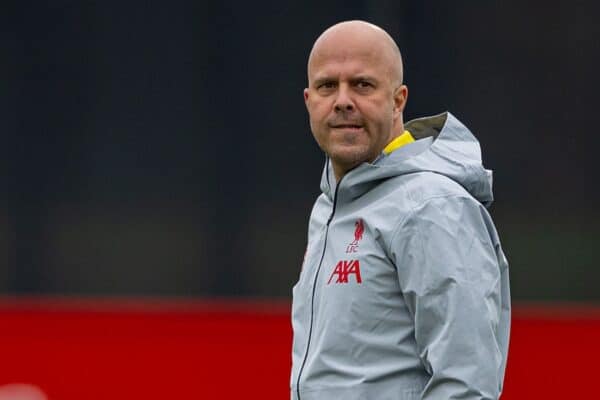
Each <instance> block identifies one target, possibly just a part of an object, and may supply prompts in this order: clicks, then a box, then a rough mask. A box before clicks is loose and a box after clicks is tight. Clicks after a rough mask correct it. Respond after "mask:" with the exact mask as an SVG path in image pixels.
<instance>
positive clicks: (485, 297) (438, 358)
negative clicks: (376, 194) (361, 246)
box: [389, 196, 510, 400]
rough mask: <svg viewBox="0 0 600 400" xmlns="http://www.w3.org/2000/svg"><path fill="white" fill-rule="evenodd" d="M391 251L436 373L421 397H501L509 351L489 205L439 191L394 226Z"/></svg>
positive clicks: (505, 295) (427, 363) (502, 272)
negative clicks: (442, 194) (441, 194)
mask: <svg viewBox="0 0 600 400" xmlns="http://www.w3.org/2000/svg"><path fill="white" fill-rule="evenodd" d="M389 250H390V253H391V257H392V259H393V261H394V263H395V265H396V267H397V270H398V278H399V282H400V287H401V289H402V292H403V296H404V298H405V301H406V303H407V306H408V309H409V311H410V312H411V314H412V317H413V318H414V329H415V332H414V335H415V339H416V344H417V351H418V354H419V357H420V359H421V362H422V363H423V366H424V368H425V369H426V371H427V372H428V373H429V375H430V376H431V378H430V379H429V381H428V382H427V385H426V386H425V389H424V391H423V393H422V399H423V400H434V399H435V400H438V399H465V400H467V399H468V400H471V399H472V400H475V399H497V398H498V397H499V396H500V392H501V390H502V381H503V378H504V370H505V366H506V356H507V350H508V332H509V325H510V299H509V297H510V295H509V289H508V270H507V263H506V259H505V258H504V254H503V253H502V250H501V248H500V244H499V241H498V238H497V234H496V231H495V228H494V226H493V223H492V221H491V219H490V217H489V214H488V213H487V211H486V210H485V208H484V207H483V206H482V205H481V204H480V203H478V202H477V201H475V200H474V199H472V198H470V197H466V196H465V197H461V196H450V197H439V198H434V199H430V200H428V201H426V202H425V203H423V204H422V205H420V206H419V207H417V208H415V209H414V210H413V211H412V212H411V213H410V214H409V215H408V216H407V217H406V218H405V219H404V220H403V221H402V222H401V223H400V225H399V226H398V227H397V228H396V230H395V233H394V235H393V236H392V241H391V243H390V249H389Z"/></svg>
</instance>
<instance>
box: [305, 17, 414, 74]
mask: <svg viewBox="0 0 600 400" xmlns="http://www.w3.org/2000/svg"><path fill="white" fill-rule="evenodd" d="M346 51H347V52H349V53H350V52H357V51H362V52H365V53H369V54H368V55H369V56H371V57H373V58H375V59H379V60H381V62H383V63H385V65H386V66H387V67H388V70H389V74H390V76H389V77H390V80H391V81H393V82H394V83H395V85H401V84H402V81H403V69H402V56H401V54H400V49H399V48H398V45H397V44H396V42H395V41H394V39H392V37H391V36H390V35H389V34H388V33H387V32H386V31H384V30H383V29H381V28H380V27H378V26H377V25H373V24H371V23H368V22H365V21H344V22H340V23H339V24H336V25H333V26H331V27H329V28H328V29H327V30H325V32H323V33H322V34H321V36H319V37H318V38H317V40H316V41H315V44H314V45H313V48H312V50H311V52H310V55H309V57H308V79H309V81H310V79H311V72H312V69H313V65H314V63H315V61H316V60H318V59H319V58H320V57H330V56H331V55H332V54H334V53H338V54H340V55H341V57H343V53H344V52H346Z"/></svg>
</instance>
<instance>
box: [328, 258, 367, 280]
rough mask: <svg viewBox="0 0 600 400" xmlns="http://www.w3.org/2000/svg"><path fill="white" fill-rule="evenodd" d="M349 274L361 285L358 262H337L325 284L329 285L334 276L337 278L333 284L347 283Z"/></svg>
mask: <svg viewBox="0 0 600 400" xmlns="http://www.w3.org/2000/svg"><path fill="white" fill-rule="evenodd" d="M350 274H352V275H354V279H355V281H356V283H362V278H361V277H360V262H359V261H358V260H350V261H346V260H342V261H338V263H337V265H336V266H335V268H334V269H333V272H332V273H331V275H330V276H329V280H328V281H327V284H328V285H329V284H330V283H331V281H332V280H333V277H334V276H337V278H336V280H335V281H333V283H348V276H349V275H350Z"/></svg>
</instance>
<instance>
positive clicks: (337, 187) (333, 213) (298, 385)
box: [296, 177, 344, 400]
mask: <svg viewBox="0 0 600 400" xmlns="http://www.w3.org/2000/svg"><path fill="white" fill-rule="evenodd" d="M342 179H344V177H341V178H340V180H339V181H338V183H337V186H336V187H335V192H334V194H333V209H332V210H331V214H330V215H329V218H328V219H327V224H326V226H325V243H324V244H323V251H322V252H321V259H320V260H319V265H318V266H317V272H316V273H315V278H314V280H313V287H312V295H311V299H310V325H309V328H308V341H307V342H306V352H305V353H304V360H302V365H301V366H300V370H299V371H298V379H296V394H297V395H298V400H300V377H301V376H302V371H303V370H304V366H305V365H306V360H307V359H308V351H309V349H310V339H311V337H312V330H313V321H314V314H315V292H316V289H317V280H318V278H319V272H321V265H322V264H323V259H324V258H325V250H327V239H328V236H329V224H330V223H331V220H332V219H333V216H334V215H335V206H336V204H337V198H338V189H339V188H340V184H341V183H342Z"/></svg>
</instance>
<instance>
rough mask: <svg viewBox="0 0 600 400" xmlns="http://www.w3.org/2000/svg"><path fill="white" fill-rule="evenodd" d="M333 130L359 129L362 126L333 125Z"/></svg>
mask: <svg viewBox="0 0 600 400" xmlns="http://www.w3.org/2000/svg"><path fill="white" fill-rule="evenodd" d="M332 127H333V128H338V129H345V128H346V129H360V128H362V125H354V124H341V125H333V126H332Z"/></svg>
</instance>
